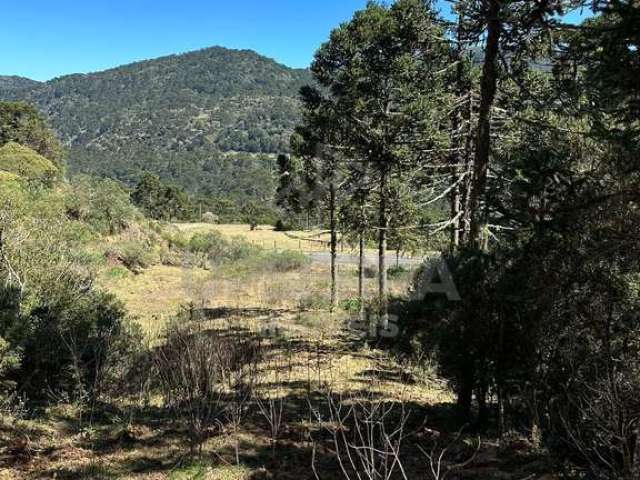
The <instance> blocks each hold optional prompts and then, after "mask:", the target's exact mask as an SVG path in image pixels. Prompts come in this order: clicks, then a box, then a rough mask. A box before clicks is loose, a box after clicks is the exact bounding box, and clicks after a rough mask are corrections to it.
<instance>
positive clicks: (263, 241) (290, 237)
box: [174, 223, 347, 252]
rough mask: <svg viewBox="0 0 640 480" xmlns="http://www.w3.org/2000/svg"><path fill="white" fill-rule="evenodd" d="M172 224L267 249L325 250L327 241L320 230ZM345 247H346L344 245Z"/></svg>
mask: <svg viewBox="0 0 640 480" xmlns="http://www.w3.org/2000/svg"><path fill="white" fill-rule="evenodd" d="M174 225H175V227H176V228H178V229H179V230H180V231H181V232H184V233H187V234H189V233H191V234H193V233H206V232H210V231H217V232H220V233H221V234H222V235H224V236H225V237H228V238H233V237H242V238H244V239H246V240H247V241H249V242H250V243H252V244H254V245H257V246H260V247H262V248H267V249H273V248H275V249H280V250H293V251H303V252H318V251H327V249H328V242H329V234H328V233H327V232H324V231H320V230H311V231H291V232H277V231H275V230H274V228H273V226H272V225H258V227H257V228H256V229H255V230H251V228H250V227H249V225H242V224H227V225H216V224H209V223H176V224H174ZM345 248H347V246H346V245H345Z"/></svg>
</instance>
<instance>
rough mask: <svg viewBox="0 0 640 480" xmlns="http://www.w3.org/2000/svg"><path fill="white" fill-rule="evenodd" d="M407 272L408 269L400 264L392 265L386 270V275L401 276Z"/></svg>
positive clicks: (390, 276) (391, 276)
mask: <svg viewBox="0 0 640 480" xmlns="http://www.w3.org/2000/svg"><path fill="white" fill-rule="evenodd" d="M407 273H409V271H408V270H407V269H406V268H404V267H403V266H402V265H394V266H393V267H391V268H389V269H388V270H387V276H388V277H389V278H402V277H403V276H404V275H406V274H407Z"/></svg>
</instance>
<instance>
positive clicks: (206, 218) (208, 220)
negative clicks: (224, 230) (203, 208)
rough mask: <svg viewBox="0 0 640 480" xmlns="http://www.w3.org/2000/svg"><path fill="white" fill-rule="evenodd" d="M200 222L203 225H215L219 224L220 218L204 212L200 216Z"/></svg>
mask: <svg viewBox="0 0 640 480" xmlns="http://www.w3.org/2000/svg"><path fill="white" fill-rule="evenodd" d="M202 221H203V222H205V223H212V224H216V223H220V217H218V215H216V214H215V213H212V212H204V213H203V214H202Z"/></svg>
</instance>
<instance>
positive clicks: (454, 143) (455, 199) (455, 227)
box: [449, 15, 464, 253]
mask: <svg viewBox="0 0 640 480" xmlns="http://www.w3.org/2000/svg"><path fill="white" fill-rule="evenodd" d="M461 33H462V15H460V16H459V19H458V33H457V39H458V45H457V47H456V49H455V52H454V57H453V61H454V62H457V66H456V80H455V81H456V86H455V88H456V97H457V98H456V101H458V102H460V100H461V99H462V97H463V95H464V85H463V75H464V65H463V64H462V47H461V40H462V34H461ZM462 108H464V105H458V106H457V107H456V109H455V111H454V112H453V115H452V116H451V148H452V151H451V157H450V159H449V161H450V163H451V176H452V179H451V182H452V183H453V184H454V185H455V184H457V183H458V182H459V181H460V160H461V158H462V155H461V154H460V152H461V150H462V124H463V122H462V114H461V109H462ZM460 198H461V185H460V184H458V185H457V186H456V187H454V189H453V190H452V191H451V222H452V223H451V233H450V238H449V250H450V252H451V253H454V252H455V251H456V250H457V249H458V247H459V246H460V207H461V205H460Z"/></svg>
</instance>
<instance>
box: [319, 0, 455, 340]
mask: <svg viewBox="0 0 640 480" xmlns="http://www.w3.org/2000/svg"><path fill="white" fill-rule="evenodd" d="M449 48H450V45H449V42H448V40H447V38H446V35H445V32H444V30H443V27H442V26H441V23H440V22H439V21H438V18H437V17H436V15H435V13H434V11H433V10H432V9H431V7H430V4H429V3H428V2H424V1H421V0H399V1H398V2H395V3H393V4H392V5H391V6H385V5H381V4H377V3H373V2H371V3H369V4H368V5H367V8H366V9H364V10H362V11H359V12H357V13H356V14H355V16H354V17H353V19H352V20H351V21H350V22H348V23H345V24H344V25H342V26H340V27H339V28H338V29H336V30H334V31H333V32H332V34H331V37H330V39H329V41H328V42H327V43H325V44H324V45H323V46H322V47H321V48H320V50H319V51H318V52H317V53H316V57H315V60H314V62H313V65H312V72H313V74H314V77H315V79H316V81H317V82H318V83H319V84H320V86H321V87H322V88H323V91H324V92H326V96H327V101H328V102H330V104H331V107H332V113H333V115H334V117H335V118H336V119H338V120H339V121H338V122H336V123H334V124H333V126H334V128H337V129H339V131H340V134H339V136H338V138H339V140H340V143H339V144H338V145H329V148H331V149H334V150H337V151H339V152H340V153H341V156H342V157H343V158H347V159H349V158H350V159H358V161H362V162H364V163H365V164H366V166H367V167H368V168H369V169H370V171H371V173H372V175H371V176H372V177H373V178H375V186H374V188H373V192H372V193H374V194H375V198H376V199H377V211H378V213H377V222H375V223H376V224H375V225H373V226H372V227H373V228H374V229H375V230H376V232H377V239H378V275H379V277H378V302H379V313H380V323H381V326H382V327H383V328H386V326H387V323H388V313H387V311H388V307H387V305H388V288H387V257H386V255H387V242H388V238H389V231H390V228H391V219H390V215H391V212H390V207H391V204H392V199H391V198H390V195H391V188H390V186H391V185H392V181H393V179H394V178H398V177H399V176H401V175H402V173H403V172H406V170H407V169H413V168H417V167H419V165H420V164H421V163H426V162H429V161H431V160H433V157H434V155H440V152H441V151H442V150H443V148H446V145H447V143H448V137H447V135H446V130H447V127H448V125H447V119H446V118H447V115H446V108H445V107H446V106H447V105H448V99H449V96H448V93H447V91H446V88H445V81H444V80H445V77H446V75H447V72H448V60H449Z"/></svg>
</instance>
